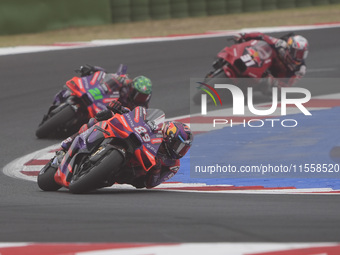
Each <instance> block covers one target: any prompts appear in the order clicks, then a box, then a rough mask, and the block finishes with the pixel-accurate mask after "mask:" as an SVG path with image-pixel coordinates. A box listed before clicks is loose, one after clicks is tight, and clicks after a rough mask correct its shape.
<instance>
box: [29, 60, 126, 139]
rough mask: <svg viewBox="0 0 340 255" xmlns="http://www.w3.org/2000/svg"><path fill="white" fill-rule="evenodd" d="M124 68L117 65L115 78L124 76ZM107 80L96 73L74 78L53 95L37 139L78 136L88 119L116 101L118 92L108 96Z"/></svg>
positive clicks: (99, 72) (98, 72)
mask: <svg viewBox="0 0 340 255" xmlns="http://www.w3.org/2000/svg"><path fill="white" fill-rule="evenodd" d="M126 71H127V67H126V66H124V65H120V67H119V69H118V71H117V74H118V75H121V74H125V73H126ZM106 79H110V77H109V76H108V75H107V74H106V73H105V72H103V71H97V72H95V73H93V74H92V75H89V76H85V77H77V76H76V77H73V78H72V79H70V80H69V81H67V82H66V85H65V86H64V89H62V90H61V91H60V92H59V93H57V94H56V96H55V98H54V100H53V103H52V106H51V107H50V108H49V110H48V112H47V114H45V115H44V117H43V119H42V121H41V123H40V124H39V126H38V128H37V130H36V133H35V134H36V136H37V137H38V138H47V137H62V138H63V137H67V136H70V135H72V134H73V133H75V132H77V131H78V130H79V128H80V127H81V126H82V125H83V124H85V123H87V122H88V120H89V119H90V118H93V117H95V115H96V114H97V113H98V112H99V111H101V110H105V109H106V104H108V103H110V102H111V101H113V100H118V99H119V91H113V93H112V92H110V93H109V89H108V87H107V85H106Z"/></svg>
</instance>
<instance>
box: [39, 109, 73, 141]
mask: <svg viewBox="0 0 340 255" xmlns="http://www.w3.org/2000/svg"><path fill="white" fill-rule="evenodd" d="M75 116H76V112H75V111H74V109H73V108H72V106H71V105H69V104H66V105H60V106H58V107H57V108H56V109H54V110H52V112H51V113H50V114H49V115H48V117H47V119H46V120H45V121H43V122H42V123H41V124H40V125H39V127H38V129H37V131H36V133H35V135H36V136H37V137H38V138H46V137H48V136H50V135H51V134H54V133H55V132H56V131H57V130H58V128H60V127H62V126H63V125H64V124H65V123H66V122H68V121H70V120H71V119H72V118H74V117H75Z"/></svg>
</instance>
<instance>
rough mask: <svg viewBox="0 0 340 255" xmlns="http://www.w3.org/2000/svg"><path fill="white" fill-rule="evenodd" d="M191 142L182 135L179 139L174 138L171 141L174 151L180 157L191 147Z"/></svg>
mask: <svg viewBox="0 0 340 255" xmlns="http://www.w3.org/2000/svg"><path fill="white" fill-rule="evenodd" d="M190 146H191V142H190V141H185V140H184V139H183V138H182V136H181V135H179V136H178V139H174V140H173V141H172V142H171V149H172V151H173V152H174V153H175V154H176V155H178V156H179V157H180V158H181V157H183V156H184V155H185V154H186V153H187V152H188V150H189V149H190Z"/></svg>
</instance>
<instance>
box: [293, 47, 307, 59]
mask: <svg viewBox="0 0 340 255" xmlns="http://www.w3.org/2000/svg"><path fill="white" fill-rule="evenodd" d="M291 55H292V57H293V59H294V60H296V61H299V62H302V61H303V60H304V59H306V58H307V55H308V51H307V50H301V49H293V50H292V51H291Z"/></svg>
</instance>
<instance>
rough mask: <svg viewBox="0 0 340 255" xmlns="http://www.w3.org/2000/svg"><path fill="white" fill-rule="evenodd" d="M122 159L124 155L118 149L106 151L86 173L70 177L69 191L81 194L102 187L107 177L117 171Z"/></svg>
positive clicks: (122, 161)
mask: <svg viewBox="0 0 340 255" xmlns="http://www.w3.org/2000/svg"><path fill="white" fill-rule="evenodd" d="M124 161H125V158H124V156H123V155H122V153H121V152H119V151H118V150H110V151H108V152H107V154H106V155H105V156H104V157H103V158H102V159H100V160H99V161H97V162H96V163H95V164H93V165H91V166H90V167H89V169H88V170H86V173H82V172H81V173H80V174H75V175H74V176H73V177H72V179H71V182H70V185H69V190H70V192H71V193H74V194H81V193H86V192H89V191H92V190H95V189H98V188H102V187H104V186H105V185H104V184H105V182H106V181H107V179H108V177H109V176H111V175H112V173H114V172H118V171H119V170H120V168H121V167H122V165H123V163H124Z"/></svg>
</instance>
